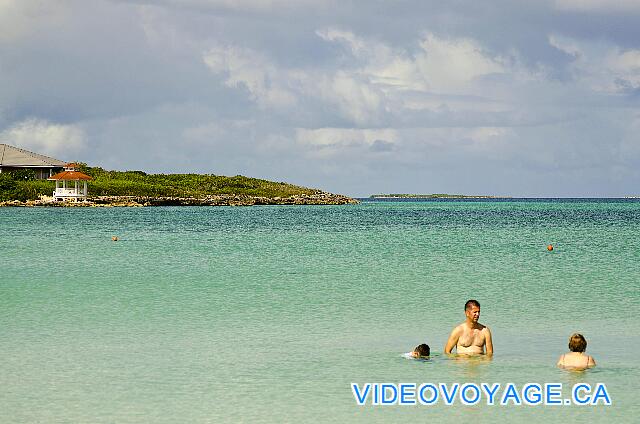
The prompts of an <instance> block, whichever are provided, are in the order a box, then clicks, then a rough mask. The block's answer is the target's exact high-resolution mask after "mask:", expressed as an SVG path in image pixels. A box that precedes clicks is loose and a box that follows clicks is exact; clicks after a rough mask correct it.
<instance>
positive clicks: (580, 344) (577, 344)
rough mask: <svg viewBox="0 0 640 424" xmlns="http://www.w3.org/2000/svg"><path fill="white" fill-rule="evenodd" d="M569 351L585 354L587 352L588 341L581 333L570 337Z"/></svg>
mask: <svg viewBox="0 0 640 424" xmlns="http://www.w3.org/2000/svg"><path fill="white" fill-rule="evenodd" d="M569 350H570V351H571V352H584V351H585V350H587V340H586V339H585V338H584V336H583V335H582V334H580V333H573V334H572V335H571V337H569Z"/></svg>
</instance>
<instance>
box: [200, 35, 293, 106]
mask: <svg viewBox="0 0 640 424" xmlns="http://www.w3.org/2000/svg"><path fill="white" fill-rule="evenodd" d="M203 60H204V62H205V64H206V65H207V66H208V67H209V69H210V70H211V71H212V72H214V73H216V74H223V75H225V77H226V80H225V84H226V85H227V86H229V87H244V88H246V89H247V90H248V91H249V93H250V96H251V99H252V100H254V101H256V102H257V103H258V104H259V105H260V106H261V107H263V108H267V107H279V108H283V107H290V106H294V105H295V103H296V97H295V96H294V95H293V94H292V93H291V92H290V90H289V89H288V88H287V87H286V80H287V79H286V78H283V76H282V75H281V74H280V73H281V71H282V70H280V69H278V68H277V67H276V65H275V64H274V63H272V62H271V61H270V60H269V59H268V58H267V57H265V56H264V55H262V54H260V53H258V52H256V51H253V50H251V49H246V48H240V47H234V46H226V47H223V46H216V47H213V48H211V49H209V50H208V51H207V52H206V53H205V54H204V55H203ZM284 71H285V72H286V70H284Z"/></svg>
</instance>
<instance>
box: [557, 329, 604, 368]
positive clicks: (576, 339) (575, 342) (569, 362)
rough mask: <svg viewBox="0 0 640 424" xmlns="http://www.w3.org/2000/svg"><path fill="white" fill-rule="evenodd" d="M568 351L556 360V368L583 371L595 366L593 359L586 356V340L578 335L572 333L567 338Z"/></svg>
mask: <svg viewBox="0 0 640 424" xmlns="http://www.w3.org/2000/svg"><path fill="white" fill-rule="evenodd" d="M569 350H570V351H571V352H569V353H565V354H564V355H562V356H561V357H560V359H558V364H557V365H558V367H560V368H568V369H573V370H585V369H587V368H593V367H595V366H596V361H594V359H593V357H591V356H589V355H587V354H586V353H584V352H585V350H587V340H586V339H585V338H584V336H583V335H582V334H580V333H574V334H572V335H571V337H569Z"/></svg>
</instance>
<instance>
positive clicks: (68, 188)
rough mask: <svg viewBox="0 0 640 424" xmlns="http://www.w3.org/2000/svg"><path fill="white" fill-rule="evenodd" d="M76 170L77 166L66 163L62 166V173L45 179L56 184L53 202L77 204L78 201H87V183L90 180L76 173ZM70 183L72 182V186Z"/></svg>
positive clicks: (80, 173)
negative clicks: (64, 201) (70, 201)
mask: <svg viewBox="0 0 640 424" xmlns="http://www.w3.org/2000/svg"><path fill="white" fill-rule="evenodd" d="M77 168H78V165H77V164H75V163H68V164H66V165H65V166H64V171H62V172H59V173H57V174H56V175H53V176H51V177H49V178H47V179H48V180H51V181H55V182H56V189H55V191H54V192H53V198H54V199H55V200H73V201H76V202H77V201H78V200H83V201H84V200H86V199H87V181H89V180H91V179H92V178H91V177H90V176H88V175H87V174H83V173H82V172H80V171H77V170H76V169H77ZM81 181H82V183H81ZM71 182H73V185H72V184H71Z"/></svg>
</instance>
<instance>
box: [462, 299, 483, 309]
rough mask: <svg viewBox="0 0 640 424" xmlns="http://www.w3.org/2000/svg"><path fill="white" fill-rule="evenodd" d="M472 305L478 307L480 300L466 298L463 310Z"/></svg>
mask: <svg viewBox="0 0 640 424" xmlns="http://www.w3.org/2000/svg"><path fill="white" fill-rule="evenodd" d="M472 306H477V307H478V308H479V307H480V302H478V301H477V300H475V299H471V300H467V303H465V304H464V310H465V311H467V310H469V309H471V307H472Z"/></svg>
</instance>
